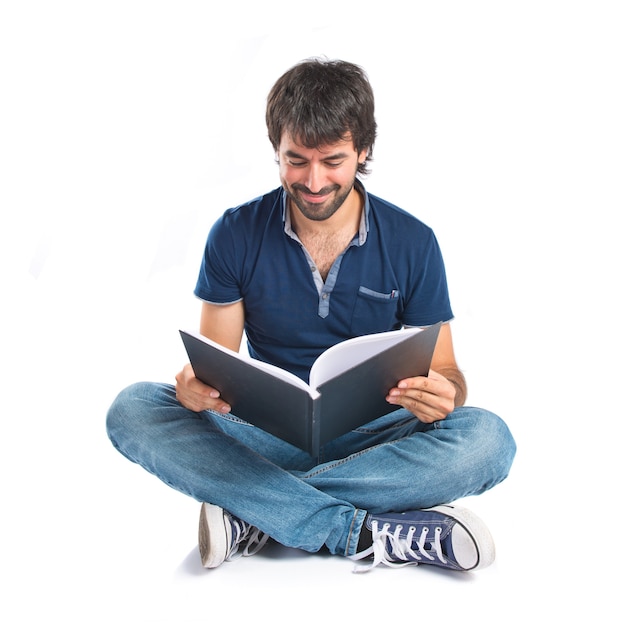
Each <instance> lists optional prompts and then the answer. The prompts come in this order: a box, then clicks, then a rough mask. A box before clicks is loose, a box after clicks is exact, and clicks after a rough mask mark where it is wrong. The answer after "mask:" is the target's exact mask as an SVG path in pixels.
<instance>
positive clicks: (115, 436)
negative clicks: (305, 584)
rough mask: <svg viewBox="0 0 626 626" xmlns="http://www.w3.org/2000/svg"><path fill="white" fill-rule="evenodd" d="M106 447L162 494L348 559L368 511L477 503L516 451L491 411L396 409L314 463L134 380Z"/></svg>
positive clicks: (167, 389)
mask: <svg viewBox="0 0 626 626" xmlns="http://www.w3.org/2000/svg"><path fill="white" fill-rule="evenodd" d="M107 432H108V435H109V437H110V439H111V441H112V443H113V445H114V446H115V447H116V448H117V449H118V450H119V451H120V452H121V453H122V454H123V455H124V456H126V457H127V458H128V459H130V460H131V461H133V462H135V463H138V464H139V465H141V466H142V467H144V468H145V469H146V470H147V471H149V472H151V473H152V474H154V475H155V476H157V477H158V478H160V479H161V480H162V481H163V482H165V483H166V484H167V485H169V486H170V487H173V488H174V489H177V490H178V491H180V492H182V493H185V494H187V495H189V496H191V497H192V498H195V499H196V500H197V501H199V502H211V503H213V504H216V505H218V506H220V507H222V508H224V509H226V510H228V511H230V512H231V513H232V514H233V515H235V516H237V517H239V518H241V519H242V520H244V521H246V522H248V523H249V524H252V525H253V526H256V527H257V528H259V529H260V530H261V531H263V532H265V533H268V534H269V535H270V536H271V537H272V538H273V539H275V540H276V541H278V542H279V543H281V544H283V545H285V546H290V547H294V548H300V549H303V550H307V551H309V552H316V551H318V550H320V549H321V548H322V547H323V546H326V548H327V549H328V550H329V551H330V553H332V554H344V555H346V556H350V555H353V554H354V553H355V552H356V547H357V541H358V537H359V532H360V530H361V525H362V524H363V521H364V519H365V515H366V512H369V513H383V512H389V511H406V510H412V509H419V508H425V507H430V506H434V505H437V504H443V503H447V502H452V501H453V500H456V499H458V498H461V497H464V496H468V495H472V494H478V493H481V492H483V491H485V490H486V489H489V488H491V487H493V486H494V485H496V484H497V483H499V482H500V481H502V480H503V479H504V478H506V476H507V474H508V471H509V468H510V466H511V463H512V461H513V457H514V455H515V442H514V440H513V438H512V436H511V434H510V432H509V429H508V428H507V426H506V425H505V423H504V422H503V421H502V420H501V419H500V418H499V417H497V416H496V415H494V414H493V413H490V412H488V411H485V410H483V409H478V408H472V407H460V408H457V409H456V410H455V411H454V412H453V413H451V414H450V415H449V416H448V417H447V418H446V419H445V420H443V421H440V422H436V423H435V424H423V423H422V422H420V421H419V420H417V419H416V418H415V417H414V416H413V415H411V414H410V413H409V412H408V411H406V410H404V409H401V410H397V411H394V412H393V413H390V414H388V415H386V416H383V417H381V418H379V419H377V420H375V421H373V422H370V423H369V424H368V425H367V427H366V428H360V429H358V430H355V431H352V432H350V433H348V434H346V435H344V436H342V437H340V438H338V439H336V440H334V441H332V442H330V443H329V444H327V445H325V446H324V447H323V449H322V451H321V453H320V458H319V459H314V458H312V457H311V456H310V455H308V454H307V453H306V452H303V451H302V450H299V449H298V448H295V447H294V446H292V445H290V444H287V443H285V442H283V441H281V440H280V439H277V438H276V437H274V436H272V435H269V434H267V433H265V432H263V431H261V430H259V429H258V428H256V427H254V426H251V425H250V424H248V423H247V422H243V421H242V420H239V419H237V418H236V417H235V416H233V415H220V414H217V413H213V412H211V411H204V412H202V413H194V412H192V411H189V410H187V409H185V408H184V407H183V406H181V405H180V404H179V402H178V401H177V400H176V397H175V390H174V388H173V387H172V386H171V385H167V384H160V383H137V384H134V385H132V386H130V387H128V388H127V389H125V390H123V391H122V392H121V393H120V394H119V396H118V397H117V398H116V400H115V401H114V403H113V404H112V406H111V408H110V409H109V413H108V416H107Z"/></svg>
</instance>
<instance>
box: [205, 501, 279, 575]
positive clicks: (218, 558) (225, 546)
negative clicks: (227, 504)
mask: <svg viewBox="0 0 626 626" xmlns="http://www.w3.org/2000/svg"><path fill="white" fill-rule="evenodd" d="M268 539H269V536H268V535H266V534H264V533H262V532H261V531H260V530H259V529H258V528H255V527H254V526H250V524H247V523H246V522H244V521H243V520H240V519H238V518H237V517H235V516H234V515H231V514H230V513H229V512H228V511H225V510H224V509H221V508H220V507H219V506H215V505H214V504H208V503H206V502H204V503H203V504H202V508H201V509H200V526H199V528H198V547H199V549H200V558H201V559H202V565H203V566H204V567H208V568H212V567H217V566H218V565H221V564H222V563H223V562H224V561H232V560H233V559H234V558H236V557H238V556H251V555H252V554H256V553H257V552H258V551H259V550H260V549H261V548H262V547H263V546H264V545H265V543H266V542H267V540H268Z"/></svg>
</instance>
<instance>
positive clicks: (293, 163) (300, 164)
mask: <svg viewBox="0 0 626 626" xmlns="http://www.w3.org/2000/svg"><path fill="white" fill-rule="evenodd" d="M289 165H291V167H304V166H305V165H306V161H289Z"/></svg>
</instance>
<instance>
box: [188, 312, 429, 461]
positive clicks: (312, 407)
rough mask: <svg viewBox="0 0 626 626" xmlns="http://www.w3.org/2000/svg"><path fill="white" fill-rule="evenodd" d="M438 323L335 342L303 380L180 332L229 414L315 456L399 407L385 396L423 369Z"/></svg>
mask: <svg viewBox="0 0 626 626" xmlns="http://www.w3.org/2000/svg"><path fill="white" fill-rule="evenodd" d="M440 326H441V324H440V323H439V324H434V325H433V326H429V327H428V328H425V329H423V330H422V329H419V328H406V329H402V330H394V331H389V332H384V333H375V334H372V335H364V336H362V337H355V338H353V339H347V340H346V341H342V342H341V343H338V344H336V345H334V346H331V347H330V348H329V349H328V350H326V351H325V352H324V353H322V354H321V355H320V356H319V357H318V358H317V360H316V361H315V363H314V364H313V367H312V368H311V372H310V376H309V384H308V385H307V384H306V383H305V382H304V381H302V380H301V379H300V378H298V377H297V376H295V375H294V374H292V373H291V372H287V371H286V370H283V369H281V368H279V367H276V366H274V365H270V364H268V363H264V362H262V361H259V360H255V359H252V358H251V357H249V356H247V355H244V354H240V353H238V352H233V351H232V350H229V349H227V348H224V347H223V346H220V345H219V344H217V343H215V342H214V341H211V340H210V339H207V338H206V337H203V336H201V335H199V334H197V333H193V332H189V331H184V330H181V331H180V334H181V337H182V340H183V343H184V344H185V348H186V350H187V354H188V355H189V361H190V363H191V366H192V367H193V370H194V373H195V375H196V377H197V378H199V379H200V380H201V381H202V382H204V383H206V384H207V385H211V386H212V387H215V388H216V389H218V390H219V391H220V393H221V396H222V398H223V399H224V401H225V402H228V404H230V406H231V409H232V413H233V414H234V415H236V416H237V417H239V418H241V419H243V420H246V421H247V422H250V423H251V424H253V425H255V426H258V427H259V428H262V429H263V430H265V431H267V432H269V433H271V434H273V435H276V436H277V437H280V438H281V439H283V440H285V441H287V442H289V443H291V444H293V445H295V446H297V447H299V448H301V449H303V450H306V451H307V452H309V454H311V455H312V456H317V454H318V451H319V447H320V446H321V445H323V444H324V443H326V442H328V441H330V440H332V439H334V438H336V437H339V436H340V435H343V434H345V433H347V432H348V431H350V430H353V429H354V428H358V427H359V426H362V425H363V424H366V423H367V422H370V421H372V420H373V419H375V418H377V417H380V416H382V415H385V414H387V413H390V412H391V411H394V410H396V409H398V408H400V407H398V406H397V405H392V404H389V403H388V402H387V401H386V400H385V398H386V396H387V394H388V392H389V390H390V389H391V388H392V387H395V386H396V384H397V383H398V381H399V380H401V379H403V378H409V377H411V376H426V375H427V374H428V370H429V367H430V361H431V359H432V355H433V351H434V349H435V344H436V342H437V337H438V335H439V328H440Z"/></svg>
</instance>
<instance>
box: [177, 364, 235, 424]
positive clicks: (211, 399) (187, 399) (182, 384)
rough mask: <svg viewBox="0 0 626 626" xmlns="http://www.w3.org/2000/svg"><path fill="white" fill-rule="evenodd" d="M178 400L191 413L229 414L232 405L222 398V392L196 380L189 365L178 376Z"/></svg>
mask: <svg viewBox="0 0 626 626" xmlns="http://www.w3.org/2000/svg"><path fill="white" fill-rule="evenodd" d="M175 378H176V399H177V400H178V401H179V402H180V403H181V404H182V405H183V406H184V407H185V408H187V409H189V410H190V411H194V412H196V413H199V412H200V411H207V410H211V411H217V412H218V413H229V412H230V410H231V407H230V405H229V404H228V403H227V402H224V400H222V398H221V397H220V392H219V391H218V390H217V389H214V388H213V387H210V386H209V385H205V384H204V383H203V382H202V381H201V380H199V379H198V378H196V376H195V374H194V372H193V369H192V368H191V365H189V364H187V365H185V367H184V368H183V369H182V370H181V371H180V372H179V373H178V374H177V375H176V377H175Z"/></svg>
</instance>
